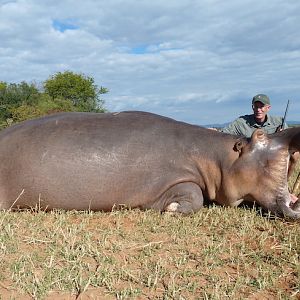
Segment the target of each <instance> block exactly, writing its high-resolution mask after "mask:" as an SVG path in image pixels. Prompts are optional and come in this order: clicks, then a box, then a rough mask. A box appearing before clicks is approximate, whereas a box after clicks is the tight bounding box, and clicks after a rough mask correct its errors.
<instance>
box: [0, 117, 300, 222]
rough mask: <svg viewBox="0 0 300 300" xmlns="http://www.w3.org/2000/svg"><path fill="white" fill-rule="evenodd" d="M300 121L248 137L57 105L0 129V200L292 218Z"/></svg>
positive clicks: (297, 213)
mask: <svg viewBox="0 0 300 300" xmlns="http://www.w3.org/2000/svg"><path fill="white" fill-rule="evenodd" d="M293 150H300V128H291V129H287V130H285V131H283V132H280V133H276V134H274V135H270V136H266V135H265V134H264V133H263V132H262V131H260V130H257V131H256V132H255V133H254V134H253V136H252V138H251V139H250V140H246V139H243V138H238V137H236V136H233V135H229V134H225V133H219V132H215V131H212V130H209V129H205V128H201V127H198V126H194V125H190V124H186V123H182V122H177V121H175V120H172V119H169V118H165V117H161V116H158V115H154V114H150V113H143V112H121V113H115V114H95V113H62V114H56V115H51V116H47V117H44V118H39V119H35V120H31V121H25V122H23V123H20V124H17V125H14V126H12V127H9V128H7V129H5V130H3V131H2V132H1V133H0V160H1V174H0V201H1V203H0V204H1V208H3V209H9V208H11V207H12V208H26V207H36V206H38V207H40V208H42V209H54V208H61V209H66V210H71V209H75V210H85V209H91V210H103V211H110V210H112V209H113V208H114V207H116V208H118V207H120V206H123V205H124V206H126V207H131V208H135V207H137V208H140V209H149V208H153V209H156V210H159V211H171V212H180V213H191V212H195V211H197V210H199V209H200V208H201V207H202V206H203V199H207V200H211V201H215V202H217V203H219V204H223V205H227V206H236V205H238V204H240V203H241V201H242V200H240V199H246V200H248V201H255V202H257V203H258V204H260V205H261V206H262V207H264V208H265V209H268V210H270V211H271V212H272V213H274V214H278V215H284V216H287V217H290V218H299V217H300V209H299V208H298V205H299V204H298V202H299V201H298V202H296V204H294V207H293V205H291V203H290V198H289V193H288V188H287V167H288V160H289V152H290V151H293Z"/></svg>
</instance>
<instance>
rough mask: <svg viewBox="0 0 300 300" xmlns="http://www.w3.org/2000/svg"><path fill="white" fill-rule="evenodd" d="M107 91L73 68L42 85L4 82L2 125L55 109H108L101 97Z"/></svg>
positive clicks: (0, 108)
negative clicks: (73, 70)
mask: <svg viewBox="0 0 300 300" xmlns="http://www.w3.org/2000/svg"><path fill="white" fill-rule="evenodd" d="M107 92H108V89H106V88H104V87H100V88H99V87H98V86H97V85H96V84H95V83H94V79H93V78H91V77H88V76H85V75H83V74H76V73H74V72H71V71H65V72H63V73H61V72H58V73H56V74H54V75H52V76H50V77H49V78H48V79H47V80H45V81H44V82H43V83H42V85H41V87H39V86H38V85H37V84H36V83H27V82H25V81H23V82H21V83H7V82H4V81H0V128H4V127H7V126H9V125H10V124H12V123H17V122H20V121H24V120H26V119H32V118H35V117H38V116H43V115H47V114H50V113H54V112H62V111H89V112H104V111H105V108H104V101H103V100H102V99H101V98H100V96H101V95H102V94H105V93H107Z"/></svg>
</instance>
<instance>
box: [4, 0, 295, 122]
mask: <svg viewBox="0 0 300 300" xmlns="http://www.w3.org/2000/svg"><path fill="white" fill-rule="evenodd" d="M67 70H68V71H72V72H76V73H80V74H84V75H85V76H89V77H92V78H93V79H94V80H95V83H96V84H97V85H98V86H99V87H100V86H102V87H105V88H107V89H108V90H109V93H107V94H105V95H102V99H103V100H104V101H105V107H106V108H107V109H108V110H109V111H113V112H115V111H123V110H142V111H150V112H154V113H157V114H160V115H164V116H168V117H171V118H174V119H176V120H180V121H184V122H188V123H192V124H198V125H206V124H214V123H225V122H230V121H232V120H234V119H235V118H237V117H238V116H240V115H244V114H250V113H251V112H252V110H251V100H252V97H253V96H254V95H256V94H258V93H264V94H267V95H268V96H269V97H270V99H271V105H272V107H271V113H272V114H273V115H279V116H280V115H283V114H284V111H285V106H286V103H287V100H288V99H289V100H290V107H289V112H288V117H287V120H288V121H291V120H300V115H299V112H300V99H299V98H300V83H299V81H300V1H296V0H272V1H270V0H251V1H250V0H243V1H240V0H228V1H224V0H222V1H219V0H163V1H162V0H151V1H149V0H123V1H122V0H109V1H104V0H85V1H71V0H59V1H58V0H53V1H50V0H17V1H9V0H7V1H6V0H0V81H5V82H9V83H18V82H21V81H26V82H28V83H31V82H35V83H37V84H39V85H40V86H42V82H43V81H45V80H47V79H48V78H49V77H50V76H51V75H53V74H55V73H57V72H64V71H67Z"/></svg>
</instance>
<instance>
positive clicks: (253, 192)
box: [231, 128, 300, 219]
mask: <svg viewBox="0 0 300 300" xmlns="http://www.w3.org/2000/svg"><path fill="white" fill-rule="evenodd" d="M299 138H300V128H298V129H297V130H294V129H287V130H284V131H283V132H280V133H276V134H273V135H266V134H265V133H264V132H263V131H262V130H260V129H257V130H256V131H254V133H253V134H252V136H251V139H250V140H248V141H246V140H242V142H241V141H239V142H238V143H237V144H236V146H235V147H236V149H237V150H238V151H239V152H240V156H239V158H238V159H237V161H236V162H235V163H234V165H233V168H232V170H231V171H232V172H231V175H232V176H233V178H234V182H235V184H234V185H235V187H236V190H237V191H238V194H239V195H238V197H241V198H243V199H245V200H247V201H251V202H256V203H258V204H259V205H261V206H262V207H263V208H265V209H267V210H269V211H270V212H272V213H274V214H276V215H283V216H285V217H289V218H293V219H298V218H300V209H299V208H297V207H298V206H299V204H298V203H297V202H296V203H295V204H293V203H292V202H291V198H290V194H289V191H288V184H287V173H288V164H289V159H290V153H291V151H292V150H297V151H299V144H300V143H299ZM298 202H299V201H298Z"/></svg>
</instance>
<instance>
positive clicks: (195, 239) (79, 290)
mask: <svg viewBox="0 0 300 300" xmlns="http://www.w3.org/2000/svg"><path fill="white" fill-rule="evenodd" d="M291 184H292V182H291ZM0 226H1V230H0V295H1V296H0V299H76V298H77V299H300V262H299V255H300V222H299V221H296V222H289V221H286V220H282V219H277V218H270V217H268V216H262V215H261V213H260V212H259V211H257V210H256V209H245V208H223V207H217V206H212V207H209V208H204V209H203V210H201V211H200V212H199V213H196V214H194V215H190V216H187V217H183V216H172V215H168V214H159V213H156V212H153V211H147V212H141V211H138V210H132V211H118V212H112V213H93V212H63V211H55V212H51V213H45V212H43V211H24V212H9V213H7V212H1V213H0Z"/></svg>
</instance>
